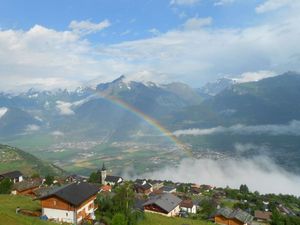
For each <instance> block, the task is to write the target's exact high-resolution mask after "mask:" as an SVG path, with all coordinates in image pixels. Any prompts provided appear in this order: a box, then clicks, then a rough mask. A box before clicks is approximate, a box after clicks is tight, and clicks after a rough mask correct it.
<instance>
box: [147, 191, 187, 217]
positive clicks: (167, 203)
mask: <svg viewBox="0 0 300 225" xmlns="http://www.w3.org/2000/svg"><path fill="white" fill-rule="evenodd" d="M181 201H182V200H181V199H180V198H178V197H177V196H175V195H173V194H170V193H165V194H161V195H156V196H153V197H152V198H150V200H148V201H147V202H145V203H144V206H147V205H152V204H155V205H157V206H159V207H160V208H161V209H163V210H164V211H166V212H167V213H169V212H171V211H172V210H173V209H175V208H176V207H177V206H178V205H179V204H180V203H181Z"/></svg>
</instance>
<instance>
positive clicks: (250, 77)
mask: <svg viewBox="0 0 300 225" xmlns="http://www.w3.org/2000/svg"><path fill="white" fill-rule="evenodd" d="M276 75H277V74H276V73H274V72H272V71H267V70H261V71H257V72H246V73H242V74H241V75H240V76H239V77H238V78H233V79H234V80H235V81H236V82H237V83H245V82H251V81H259V80H262V79H265V78H268V77H273V76H276Z"/></svg>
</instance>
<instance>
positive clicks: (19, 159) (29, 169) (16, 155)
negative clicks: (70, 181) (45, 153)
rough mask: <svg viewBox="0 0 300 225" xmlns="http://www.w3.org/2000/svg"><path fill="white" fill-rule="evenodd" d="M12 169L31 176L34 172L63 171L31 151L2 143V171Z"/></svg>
mask: <svg viewBox="0 0 300 225" xmlns="http://www.w3.org/2000/svg"><path fill="white" fill-rule="evenodd" d="M10 170H20V171H22V173H24V174H25V175H29V176H30V175H32V174H34V173H39V174H41V175H47V174H53V175H56V174H59V173H61V171H59V169H58V168H56V167H54V166H52V165H51V164H49V163H47V162H44V161H42V160H40V159H38V158H36V157H35V156H33V155H31V154H29V153H26V152H24V151H22V150H20V149H17V148H14V147H11V146H7V145H0V173H1V172H5V171H10Z"/></svg>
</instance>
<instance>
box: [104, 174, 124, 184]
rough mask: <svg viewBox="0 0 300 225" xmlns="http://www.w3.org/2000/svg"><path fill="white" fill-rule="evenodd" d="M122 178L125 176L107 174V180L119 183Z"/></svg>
mask: <svg viewBox="0 0 300 225" xmlns="http://www.w3.org/2000/svg"><path fill="white" fill-rule="evenodd" d="M120 178H121V179H122V180H123V178H122V177H119V176H106V178H105V181H107V182H113V183H117V182H118V181H119V179H120Z"/></svg>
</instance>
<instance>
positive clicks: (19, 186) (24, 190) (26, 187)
mask: <svg viewBox="0 0 300 225" xmlns="http://www.w3.org/2000/svg"><path fill="white" fill-rule="evenodd" d="M40 185H42V183H41V182H40V180H24V181H21V182H17V183H14V185H13V188H12V191H11V193H12V194H13V195H31V196H34V195H35V194H34V191H35V190H37V189H39V187H40Z"/></svg>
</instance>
